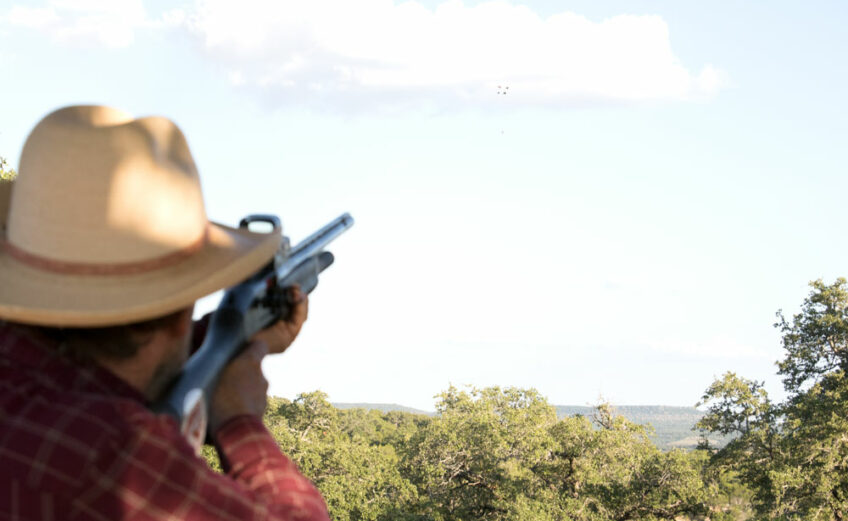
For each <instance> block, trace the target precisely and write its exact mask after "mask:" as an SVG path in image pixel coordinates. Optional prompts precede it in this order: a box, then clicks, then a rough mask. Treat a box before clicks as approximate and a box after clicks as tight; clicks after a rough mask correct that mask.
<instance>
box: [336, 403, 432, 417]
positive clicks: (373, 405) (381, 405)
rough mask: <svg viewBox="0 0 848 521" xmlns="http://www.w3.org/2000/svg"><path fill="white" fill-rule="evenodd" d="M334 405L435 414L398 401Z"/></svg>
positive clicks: (348, 407) (347, 407) (337, 407)
mask: <svg viewBox="0 0 848 521" xmlns="http://www.w3.org/2000/svg"><path fill="white" fill-rule="evenodd" d="M332 405H333V407H335V408H336V409H369V410H371V409H374V410H377V411H380V412H389V411H400V412H408V413H410V414H426V415H427V416H432V415H433V414H435V413H434V412H432V411H422V410H421V409H414V408H412V407H405V406H403V405H398V404H396V403H344V402H341V403H333V404H332Z"/></svg>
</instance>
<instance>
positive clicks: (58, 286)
mask: <svg viewBox="0 0 848 521" xmlns="http://www.w3.org/2000/svg"><path fill="white" fill-rule="evenodd" d="M281 241H282V235H281V234H279V233H267V234H264V233H253V232H249V231H247V230H243V229H235V228H230V227H227V226H223V225H220V224H215V223H210V225H209V235H208V240H207V241H206V244H205V245H204V247H203V248H201V249H200V250H198V251H197V252H196V253H194V254H192V255H191V256H189V257H187V258H186V259H184V260H182V261H181V262H179V263H177V264H174V265H171V266H168V267H166V268H161V269H157V270H151V271H149V272H146V273H140V274H133V275H69V274H62V273H55V272H51V271H44V270H40V269H37V268H34V267H31V266H28V265H26V264H24V263H22V262H20V261H18V260H16V259H15V258H13V257H11V256H10V255H9V254H8V253H6V252H4V251H0V319H3V320H7V321H11V322H20V323H25V324H33V325H44V326H57V327H103V326H111V325H119V324H128V323H132V322H139V321H142V320H147V319H151V318H155V317H159V316H163V315H167V314H168V313H171V312H174V311H177V310H179V309H183V308H186V307H188V306H191V305H192V304H194V302H195V301H196V300H197V299H199V298H201V297H204V296H206V295H209V294H210V293H214V292H215V291H218V290H220V289H223V288H228V287H230V286H234V285H236V284H238V283H239V282H242V281H243V280H244V279H246V278H247V277H248V276H249V275H252V274H253V273H255V272H256V271H257V270H259V268H261V267H262V266H263V265H265V264H266V263H267V262H268V261H270V259H271V257H272V256H273V254H274V252H276V251H277V249H278V248H279V247H280V243H281Z"/></svg>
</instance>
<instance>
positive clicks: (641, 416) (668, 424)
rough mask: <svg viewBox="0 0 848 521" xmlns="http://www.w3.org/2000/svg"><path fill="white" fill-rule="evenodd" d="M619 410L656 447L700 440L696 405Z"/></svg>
mask: <svg viewBox="0 0 848 521" xmlns="http://www.w3.org/2000/svg"><path fill="white" fill-rule="evenodd" d="M333 406H334V407H336V408H337V409H376V410H378V411H381V412H389V411H401V412H408V413H411V414H426V415H430V416H432V415H433V414H434V413H433V412H432V411H422V410H421V409H414V408H412V407H405V406H403V405H398V404H394V403H334V404H333ZM554 408H555V409H556V413H557V417H558V418H564V417H566V416H574V415H576V414H580V415H583V416H588V417H591V416H592V413H593V412H594V408H593V407H589V406H581V405H555V406H554ZM613 409H614V410H615V412H616V413H617V414H620V415H622V416H624V417H625V418H627V419H628V420H630V421H632V422H633V423H639V424H649V425H651V426H652V427H653V428H654V435H653V436H651V440H653V442H654V443H656V445H657V447H659V448H660V449H663V450H669V449H673V448H682V449H692V448H694V447H695V446H696V445H697V444H698V432H696V431H693V430H692V427H694V426H695V423H696V422H697V421H698V420H700V419H701V416H703V415H704V413H703V412H701V411H699V410H698V409H696V408H694V407H673V406H670V405H616V406H614V407H613ZM710 440H711V441H712V442H713V443H714V444H716V445H719V446H722V445H724V444H725V443H727V441H729V439H727V438H717V437H710Z"/></svg>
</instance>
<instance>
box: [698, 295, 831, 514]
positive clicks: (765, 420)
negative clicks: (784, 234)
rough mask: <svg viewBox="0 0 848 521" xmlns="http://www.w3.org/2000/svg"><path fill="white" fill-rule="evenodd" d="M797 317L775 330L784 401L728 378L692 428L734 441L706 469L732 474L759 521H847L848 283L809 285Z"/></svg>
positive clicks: (711, 391) (713, 389) (713, 390)
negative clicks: (748, 491)
mask: <svg viewBox="0 0 848 521" xmlns="http://www.w3.org/2000/svg"><path fill="white" fill-rule="evenodd" d="M810 287H811V288H812V290H811V292H810V294H809V296H808V297H807V298H806V299H805V300H804V303H803V305H802V306H801V312H800V313H798V314H796V315H794V316H793V317H792V320H791V321H790V320H787V319H786V318H785V317H784V316H783V314H782V312H780V311H778V313H777V317H778V321H777V323H776V324H775V327H777V328H778V329H779V330H780V332H781V333H782V343H783V347H784V349H785V351H786V353H785V357H784V359H783V360H781V361H780V362H778V368H779V370H778V374H780V375H782V376H783V377H784V379H783V384H784V388H785V389H786V391H787V393H788V397H787V399H786V401H785V402H784V403H782V404H778V405H775V404H772V403H771V402H770V401H769V399H768V396H767V394H766V393H765V391H764V390H763V389H762V384H760V383H757V382H752V381H750V380H746V379H744V378H740V377H738V376H736V375H735V374H733V373H728V374H726V375H724V377H723V378H722V379H720V380H717V381H716V382H714V383H713V384H712V385H711V386H710V387H709V388H708V389H707V391H706V392H705V394H704V397H703V399H702V400H701V403H700V404H699V405H703V404H708V405H709V408H708V409H707V414H706V415H705V416H704V418H703V419H702V420H701V422H699V424H698V427H699V428H700V429H701V430H702V431H704V432H720V433H722V434H735V435H736V436H737V437H736V439H734V440H733V441H731V442H730V443H729V444H728V445H727V446H725V447H724V448H722V449H721V450H719V451H716V453H715V455H714V456H713V460H712V462H713V464H714V465H716V466H719V467H721V468H723V469H726V470H734V471H738V472H739V473H740V476H741V477H742V478H743V480H744V481H746V482H747V483H748V484H749V485H750V487H751V488H752V490H753V493H754V506H755V509H756V510H757V512H758V513H759V514H760V515H761V516H763V517H767V518H778V519H807V520H831V519H835V520H838V521H841V520H843V519H846V517H848V377H846V374H848V282H846V280H845V279H844V278H839V279H837V280H836V282H834V283H833V284H831V285H827V284H825V283H824V282H822V281H821V280H816V281H814V282H811V283H810Z"/></svg>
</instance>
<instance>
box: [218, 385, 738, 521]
mask: <svg viewBox="0 0 848 521" xmlns="http://www.w3.org/2000/svg"><path fill="white" fill-rule="evenodd" d="M265 420H266V424H267V425H268V426H269V428H270V429H271V431H272V432H273V434H274V436H275V437H276V438H277V440H278V441H279V443H280V446H281V447H282V449H283V450H284V451H285V452H286V454H288V455H289V456H290V457H292V458H293V459H294V460H295V461H296V462H297V464H298V466H299V467H300V469H301V470H302V471H303V472H304V473H305V474H306V475H307V476H309V477H310V478H311V479H312V480H313V481H314V482H315V484H316V485H317V486H318V488H319V489H320V490H321V492H322V493H323V494H324V497H325V498H326V500H327V503H328V505H329V507H330V513H331V515H332V518H333V519H335V520H337V521H345V520H390V519H391V520H395V519H396V520H424V519H428V520H430V519H432V520H545V519H551V520H554V519H574V520H608V519H616V520H625V519H675V518H678V517H679V516H693V517H694V516H704V515H706V514H707V513H709V512H710V511H711V510H712V511H713V512H714V513H713V514H712V515H711V518H712V519H720V518H721V516H722V515H723V514H722V512H721V508H722V505H725V504H727V503H728V501H727V495H728V494H731V495H732V494H735V493H736V492H735V491H734V490H731V489H729V488H727V487H726V486H724V485H723V484H722V481H721V479H720V476H718V475H717V474H715V473H713V472H712V470H711V469H710V467H709V466H708V460H709V454H708V453H707V452H705V451H691V452H685V451H682V450H672V451H670V452H662V451H660V450H659V449H658V448H657V447H656V446H655V445H654V444H653V443H652V442H651V441H650V439H649V438H648V430H647V427H645V426H642V425H637V424H634V423H631V422H629V421H627V420H626V419H625V418H624V417H622V416H616V415H614V414H613V411H612V408H611V407H610V406H608V405H600V406H598V407H597V408H596V409H595V412H594V414H593V415H592V417H585V416H573V417H568V418H564V419H561V420H557V418H556V411H555V409H554V407H553V406H551V405H549V404H548V403H547V401H546V400H545V398H543V397H542V396H540V395H539V394H538V393H537V392H536V391H534V390H523V389H499V388H487V389H470V390H467V391H465V390H459V389H456V388H454V387H451V388H449V389H448V390H446V391H445V392H443V393H442V394H441V395H440V396H439V398H438V402H437V411H436V415H435V416H425V415H416V414H410V413H404V412H387V413H382V412H379V411H374V410H371V411H366V410H364V409H349V410H339V409H336V408H334V407H333V406H332V405H331V404H330V403H329V402H328V401H327V397H326V395H324V394H323V393H321V392H313V393H307V394H302V395H300V396H299V397H298V398H297V399H296V400H294V401H289V400H285V399H280V398H271V399H270V404H269V408H268V412H267V415H266V418H265ZM207 456H208V457H209V458H210V461H212V460H213V459H214V457H213V456H212V454H211V452H210V453H208V454H207ZM214 464H215V463H214V461H213V465H214ZM730 486H731V487H733V486H734V485H732V484H730Z"/></svg>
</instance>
